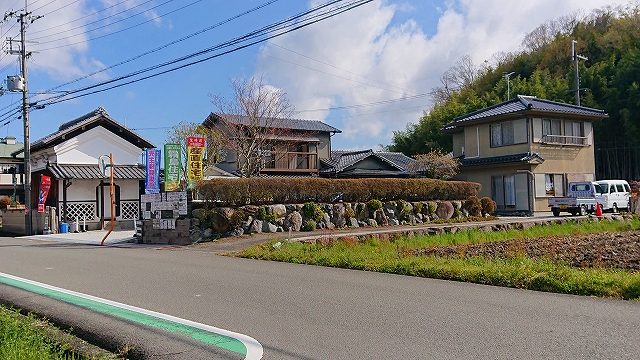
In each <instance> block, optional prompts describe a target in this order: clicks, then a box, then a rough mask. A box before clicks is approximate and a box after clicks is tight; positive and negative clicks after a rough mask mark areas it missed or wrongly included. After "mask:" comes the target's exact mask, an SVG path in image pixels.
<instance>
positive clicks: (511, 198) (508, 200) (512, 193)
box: [504, 175, 516, 206]
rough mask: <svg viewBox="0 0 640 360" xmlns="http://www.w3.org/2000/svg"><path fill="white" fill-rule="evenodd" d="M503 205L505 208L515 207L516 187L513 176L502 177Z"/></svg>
mask: <svg viewBox="0 0 640 360" xmlns="http://www.w3.org/2000/svg"><path fill="white" fill-rule="evenodd" d="M504 204H505V205H506V206H516V187H515V177H514V176H513V175H509V176H505V177H504Z"/></svg>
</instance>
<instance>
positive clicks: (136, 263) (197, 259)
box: [0, 238, 640, 359]
mask: <svg viewBox="0 0 640 360" xmlns="http://www.w3.org/2000/svg"><path fill="white" fill-rule="evenodd" d="M160 249H163V250H157V249H156V248H152V247H131V248H122V247H113V246H112V247H97V246H90V245H73V244H67V245H61V244H55V243H51V242H46V243H45V242H37V241H33V242H31V243H25V241H24V240H18V239H11V238H2V239H0V272H3V273H8V274H12V275H16V276H20V277H23V278H27V279H31V280H35V281H39V282H42V283H46V284H50V285H53V286H57V287H61V288H64V289H69V290H73V291H78V292H82V293H86V294H90V295H93V296H98V297H101V298H105V299H109V300H113V301H117V302H120V303H124V304H128V305H131V306H136V307H140V308H144V309H149V310H153V311H156V312H161V313H164V314H169V315H172V316H177V317H180V318H183V319H187V320H192V321H197V322H199V323H203V324H207V325H211V326H215V327H219V328H223V329H227V330H230V331H234V332H238V333H242V334H246V335H248V336H250V337H252V338H254V339H256V340H257V341H258V342H260V343H261V344H262V347H263V349H264V359H460V358H464V359H470V358H492V359H514V358H517V359H541V358H546V359H614V358H615V359H636V358H637V355H638V354H640V335H638V334H640V303H637V302H625V301H614V300H606V299H596V298H588V297H578V296H570V295H558V294H549V293H540V292H534V291H526V290H518V289H507V288H498V287H491V286H482V285H474V284H466V283H457V282H450V281H442V280H432V279H422V278H414V277H407V276H398V275H390V274H379V273H370V272H362V271H353V270H343V269H332V268H324V267H315V266H306V265H294V264H286V263H275V262H266V261H257V260H247V259H237V258H230V257H223V256H218V255H214V254H211V253H209V252H203V251H193V250H191V249H189V248H179V249H171V248H160ZM7 292H8V290H7V289H6V288H3V287H0V297H3V296H4V295H6V294H7ZM23 298H24V297H23ZM28 298H29V297H27V299H28ZM34 303H35V305H38V301H35V300H34ZM60 311H63V310H60ZM67 311H68V310H67ZM78 311H80V310H78ZM104 321H106V320H105V319H104V318H102V317H100V316H99V315H94V318H88V319H84V320H83V322H84V326H85V327H86V326H89V327H91V326H96V327H97V326H98V325H100V324H102V323H103V322H104ZM131 328H134V329H137V328H136V327H134V326H133V325H129V327H126V326H125V327H123V328H122V331H126V330H127V329H129V333H131V334H133V335H135V334H136V333H137V330H136V331H133V332H131ZM154 334H155V335H156V341H157V337H159V336H161V333H159V332H155V333H154ZM133 335H132V336H133ZM107 336H109V334H107ZM133 340H134V339H132V340H131V341H133ZM148 342H151V341H148ZM176 356H177V355H176ZM167 358H172V356H167Z"/></svg>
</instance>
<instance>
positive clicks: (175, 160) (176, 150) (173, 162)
mask: <svg viewBox="0 0 640 360" xmlns="http://www.w3.org/2000/svg"><path fill="white" fill-rule="evenodd" d="M181 152H182V151H181V150H180V144H164V191H178V190H180V171H181V168H182V166H181V164H180V163H181V160H180V158H181V155H182V154H181Z"/></svg>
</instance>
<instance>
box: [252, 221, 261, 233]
mask: <svg viewBox="0 0 640 360" xmlns="http://www.w3.org/2000/svg"><path fill="white" fill-rule="evenodd" d="M261 232H262V221H260V220H258V219H255V220H253V222H252V223H251V226H250V227H249V234H256V233H257V234H260V233H261Z"/></svg>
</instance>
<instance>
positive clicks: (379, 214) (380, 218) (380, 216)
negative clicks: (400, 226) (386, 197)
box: [373, 209, 389, 226]
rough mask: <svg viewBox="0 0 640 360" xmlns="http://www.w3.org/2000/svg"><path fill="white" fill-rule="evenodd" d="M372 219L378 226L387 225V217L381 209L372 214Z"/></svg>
mask: <svg viewBox="0 0 640 360" xmlns="http://www.w3.org/2000/svg"><path fill="white" fill-rule="evenodd" d="M373 218H374V219H375V220H376V223H377V224H378V225H380V226H387V225H389V217H387V215H385V214H384V210H383V209H378V210H376V211H375V212H374V213H373Z"/></svg>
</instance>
